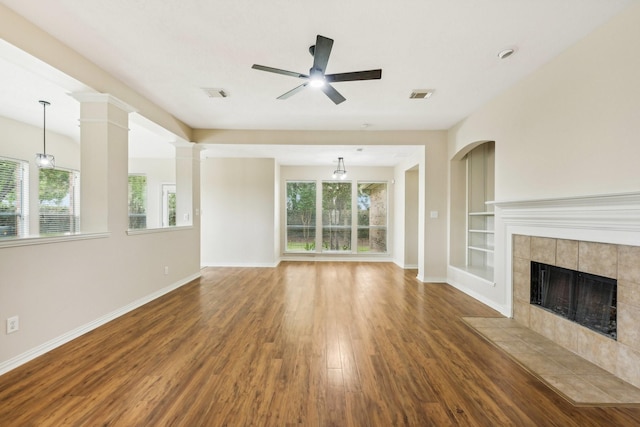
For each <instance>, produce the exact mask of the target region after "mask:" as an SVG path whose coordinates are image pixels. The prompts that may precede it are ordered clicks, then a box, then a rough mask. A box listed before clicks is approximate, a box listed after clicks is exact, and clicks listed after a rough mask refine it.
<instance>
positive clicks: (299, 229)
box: [286, 182, 316, 251]
mask: <svg viewBox="0 0 640 427" xmlns="http://www.w3.org/2000/svg"><path fill="white" fill-rule="evenodd" d="M286 233H287V236H286V241H287V251H315V248H316V183H315V182H287V228H286Z"/></svg>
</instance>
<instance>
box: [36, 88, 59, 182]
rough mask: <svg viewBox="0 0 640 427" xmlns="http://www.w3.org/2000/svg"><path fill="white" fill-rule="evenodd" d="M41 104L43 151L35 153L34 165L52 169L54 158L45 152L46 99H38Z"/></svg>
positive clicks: (54, 162)
mask: <svg viewBox="0 0 640 427" xmlns="http://www.w3.org/2000/svg"><path fill="white" fill-rule="evenodd" d="M38 102H39V103H40V104H42V145H43V147H42V148H43V151H44V152H43V153H37V154H36V165H38V167H39V168H40V169H53V168H55V167H56V159H55V157H53V156H52V155H51V154H47V105H51V103H50V102H48V101H38Z"/></svg>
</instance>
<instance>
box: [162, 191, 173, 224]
mask: <svg viewBox="0 0 640 427" xmlns="http://www.w3.org/2000/svg"><path fill="white" fill-rule="evenodd" d="M175 225H176V186H175V184H163V185H162V226H163V227H174V226H175Z"/></svg>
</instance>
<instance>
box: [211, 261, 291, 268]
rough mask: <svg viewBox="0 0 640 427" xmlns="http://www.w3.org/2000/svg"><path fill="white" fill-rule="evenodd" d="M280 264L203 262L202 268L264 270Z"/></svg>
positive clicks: (278, 262) (276, 262) (275, 262)
mask: <svg viewBox="0 0 640 427" xmlns="http://www.w3.org/2000/svg"><path fill="white" fill-rule="evenodd" d="M279 264H280V260H277V261H274V262H272V263H268V262H213V261H210V262H202V263H201V267H202V268H205V267H248V268H250V267H262V268H274V267H277V266H278V265H279Z"/></svg>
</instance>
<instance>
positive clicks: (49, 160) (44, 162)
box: [36, 153, 56, 169]
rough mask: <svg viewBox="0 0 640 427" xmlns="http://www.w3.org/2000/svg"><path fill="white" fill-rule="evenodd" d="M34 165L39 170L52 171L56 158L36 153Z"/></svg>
mask: <svg viewBox="0 0 640 427" xmlns="http://www.w3.org/2000/svg"><path fill="white" fill-rule="evenodd" d="M36 165H38V167H39V168H40V169H52V168H55V167H56V158H55V157H53V156H52V155H51V154H46V153H38V154H36Z"/></svg>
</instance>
